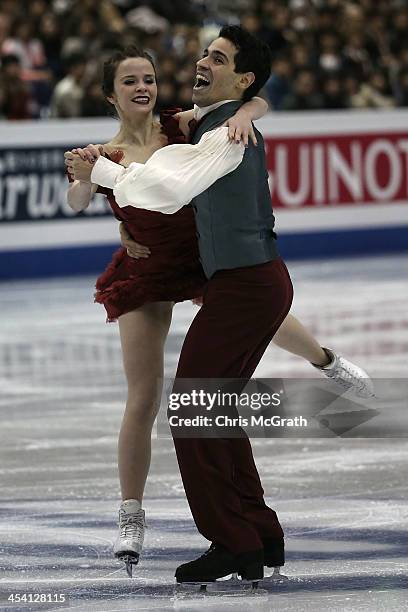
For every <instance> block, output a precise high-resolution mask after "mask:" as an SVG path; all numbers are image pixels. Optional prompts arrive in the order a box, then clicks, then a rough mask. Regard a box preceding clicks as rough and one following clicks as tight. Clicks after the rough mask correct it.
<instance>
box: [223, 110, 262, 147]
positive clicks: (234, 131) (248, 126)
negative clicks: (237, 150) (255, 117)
mask: <svg viewBox="0 0 408 612" xmlns="http://www.w3.org/2000/svg"><path fill="white" fill-rule="evenodd" d="M224 125H226V126H227V127H228V136H229V139H230V140H234V141H235V142H236V143H237V144H238V143H239V142H241V140H242V142H243V143H244V145H245V146H246V147H247V146H248V141H249V138H250V139H251V140H252V142H253V143H254V145H255V146H257V144H258V142H257V140H256V136H255V132H254V126H253V125H252V121H251V115H250V114H249V113H247V111H246V110H244V109H243V108H240V109H239V110H238V111H237V112H236V113H235V115H234V116H233V117H230V119H228V121H226V122H225V124H224Z"/></svg>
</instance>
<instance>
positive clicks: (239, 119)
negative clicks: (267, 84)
mask: <svg viewBox="0 0 408 612" xmlns="http://www.w3.org/2000/svg"><path fill="white" fill-rule="evenodd" d="M268 111H269V105H268V103H267V102H266V100H264V99H263V98H259V97H258V96H255V97H254V98H252V100H249V102H245V104H243V105H242V106H241V108H239V109H238V110H237V112H236V113H235V115H233V116H232V117H231V118H230V119H228V121H226V122H225V125H226V126H227V127H228V135H229V138H230V140H235V141H236V142H240V141H241V140H242V141H243V143H244V145H245V146H248V137H250V138H251V140H252V142H253V143H254V145H256V144H257V140H256V136H255V132H254V129H253V126H252V121H256V120H257V119H260V118H261V117H263V116H264V115H266V113H267V112H268ZM175 117H177V118H178V120H179V127H180V130H181V131H182V132H183V134H184V136H185V137H186V138H189V136H190V128H189V125H188V124H189V123H190V121H191V120H192V119H194V110H193V109H191V110H188V111H182V112H181V113H177V114H176V115H175Z"/></svg>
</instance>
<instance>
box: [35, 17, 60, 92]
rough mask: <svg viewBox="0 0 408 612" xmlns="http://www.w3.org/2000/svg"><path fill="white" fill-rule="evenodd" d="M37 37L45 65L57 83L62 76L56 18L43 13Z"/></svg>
mask: <svg viewBox="0 0 408 612" xmlns="http://www.w3.org/2000/svg"><path fill="white" fill-rule="evenodd" d="M38 37H39V39H40V40H41V42H42V45H43V48H44V53H45V56H46V58H47V65H48V67H49V68H50V70H51V71H52V74H53V78H54V79H55V81H58V80H59V79H61V78H62V76H63V66H62V63H63V62H62V60H61V49H62V40H63V36H62V28H61V27H60V24H59V22H58V19H57V17H56V16H55V15H54V14H53V13H51V12H48V11H47V12H45V13H44V14H43V15H42V16H41V18H40V21H39V27H38Z"/></svg>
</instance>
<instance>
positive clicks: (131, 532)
mask: <svg viewBox="0 0 408 612" xmlns="http://www.w3.org/2000/svg"><path fill="white" fill-rule="evenodd" d="M145 528H146V523H145V513H144V510H142V507H141V505H140V502H139V501H138V500H137V499H127V500H125V501H123V502H122V504H121V506H120V508H119V534H118V537H117V539H116V542H115V545H114V547H113V553H114V555H115V557H117V558H118V559H121V560H123V561H124V562H125V564H126V571H127V573H128V575H129V576H130V578H131V577H132V566H133V565H137V563H138V562H139V556H140V553H141V552H142V548H143V540H144V531H145Z"/></svg>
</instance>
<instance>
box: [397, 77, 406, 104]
mask: <svg viewBox="0 0 408 612" xmlns="http://www.w3.org/2000/svg"><path fill="white" fill-rule="evenodd" d="M397 87H398V97H397V100H398V106H408V68H403V69H402V70H401V72H400V74H399V75H398V84H397Z"/></svg>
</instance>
